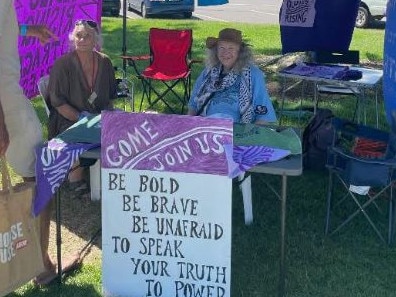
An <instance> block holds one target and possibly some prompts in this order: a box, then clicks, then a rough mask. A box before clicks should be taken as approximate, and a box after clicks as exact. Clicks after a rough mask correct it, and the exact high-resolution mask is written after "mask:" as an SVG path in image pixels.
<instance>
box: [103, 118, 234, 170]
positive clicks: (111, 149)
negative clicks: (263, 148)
mask: <svg viewBox="0 0 396 297" xmlns="http://www.w3.org/2000/svg"><path fill="white" fill-rule="evenodd" d="M232 131H233V126H232V122H231V121H230V120H224V119H210V118H204V117H192V116H184V115H165V114H147V113H114V112H103V113H102V139H101V144H102V150H101V151H102V157H101V161H102V167H103V168H122V169H141V170H154V171H170V172H191V173H205V174H206V173H207V174H218V175H228V166H227V157H226V154H225V149H224V145H226V144H232V134H233V132H232Z"/></svg>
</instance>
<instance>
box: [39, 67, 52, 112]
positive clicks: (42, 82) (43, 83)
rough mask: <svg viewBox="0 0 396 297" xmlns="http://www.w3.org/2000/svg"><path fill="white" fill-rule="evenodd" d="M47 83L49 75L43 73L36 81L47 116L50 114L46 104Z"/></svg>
mask: <svg viewBox="0 0 396 297" xmlns="http://www.w3.org/2000/svg"><path fill="white" fill-rule="evenodd" d="M48 83H49V75H45V76H43V77H41V78H40V79H39V81H38V83H37V87H38V90H39V92H40V95H41V97H42V98H43V103H44V108H45V112H46V113H47V116H49V114H50V110H49V104H48V101H47V100H48V95H49V94H48Z"/></svg>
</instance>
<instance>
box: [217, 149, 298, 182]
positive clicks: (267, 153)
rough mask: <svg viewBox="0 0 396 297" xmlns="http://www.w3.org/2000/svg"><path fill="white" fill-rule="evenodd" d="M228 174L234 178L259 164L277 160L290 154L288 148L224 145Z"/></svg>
mask: <svg viewBox="0 0 396 297" xmlns="http://www.w3.org/2000/svg"><path fill="white" fill-rule="evenodd" d="M224 148H225V151H226V154H227V161H228V176H229V177H230V178H235V177H237V176H238V175H240V174H242V173H244V172H245V171H248V170H249V169H250V168H252V167H254V166H256V165H258V164H260V163H268V162H274V161H278V160H280V159H283V158H285V157H287V156H288V155H290V154H291V152H290V151H289V150H284V149H278V148H271V147H268V146H257V145H248V146H244V145H225V146H224Z"/></svg>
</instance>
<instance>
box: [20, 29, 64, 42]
mask: <svg viewBox="0 0 396 297" xmlns="http://www.w3.org/2000/svg"><path fill="white" fill-rule="evenodd" d="M26 36H34V37H37V38H38V39H39V41H40V43H41V44H42V45H44V44H46V43H48V42H49V41H50V40H51V39H53V40H55V41H57V40H58V37H57V36H56V35H55V34H54V33H53V32H52V31H51V30H50V29H48V28H47V27H46V26H43V25H32V26H29V27H28V30H27V34H26Z"/></svg>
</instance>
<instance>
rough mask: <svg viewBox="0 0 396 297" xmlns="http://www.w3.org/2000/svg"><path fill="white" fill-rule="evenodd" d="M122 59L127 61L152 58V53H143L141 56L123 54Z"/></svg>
mask: <svg viewBox="0 0 396 297" xmlns="http://www.w3.org/2000/svg"><path fill="white" fill-rule="evenodd" d="M121 58H122V59H124V60H127V61H141V60H150V58H151V56H150V55H141V56H121Z"/></svg>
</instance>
